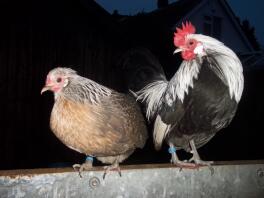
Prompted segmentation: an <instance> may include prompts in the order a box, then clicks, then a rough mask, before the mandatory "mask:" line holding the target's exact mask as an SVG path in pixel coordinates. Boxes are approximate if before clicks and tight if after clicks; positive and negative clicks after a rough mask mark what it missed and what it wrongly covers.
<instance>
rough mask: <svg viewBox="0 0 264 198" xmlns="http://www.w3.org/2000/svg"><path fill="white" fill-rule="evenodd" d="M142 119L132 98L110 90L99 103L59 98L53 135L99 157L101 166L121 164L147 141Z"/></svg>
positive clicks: (53, 120)
mask: <svg viewBox="0 0 264 198" xmlns="http://www.w3.org/2000/svg"><path fill="white" fill-rule="evenodd" d="M144 122H145V121H144V119H143V116H142V114H141V112H140V109H139V107H138V105H137V103H136V101H135V100H134V99H132V98H131V97H129V96H127V95H124V94H120V93H117V92H114V91H112V92H111V94H110V95H109V96H101V98H100V102H99V103H98V104H92V103H90V102H85V103H82V102H78V101H73V100H71V99H68V98H67V97H65V96H64V95H58V97H57V98H56V100H55V104H54V107H53V110H52V113H51V119H50V126H51V129H52V131H53V132H54V134H55V135H56V136H57V137H58V138H59V139H60V140H61V141H62V142H63V143H64V144H65V145H67V146H68V147H70V148H72V149H74V150H76V151H79V152H81V153H84V154H86V155H93V156H96V157H98V159H99V160H101V161H102V162H104V163H113V161H114V160H115V159H116V158H118V161H119V162H121V161H123V160H124V159H125V158H127V157H128V156H129V155H130V154H132V152H133V151H134V150H135V149H136V148H142V147H143V146H144V144H145V142H146V139H147V130H146V126H145V123H144Z"/></svg>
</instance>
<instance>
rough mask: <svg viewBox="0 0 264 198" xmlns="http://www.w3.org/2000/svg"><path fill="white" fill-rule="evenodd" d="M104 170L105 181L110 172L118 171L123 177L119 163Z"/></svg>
mask: <svg viewBox="0 0 264 198" xmlns="http://www.w3.org/2000/svg"><path fill="white" fill-rule="evenodd" d="M104 169H105V171H104V175H103V179H105V176H106V174H108V173H109V172H110V171H117V172H118V174H119V176H120V177H122V174H121V169H120V167H119V164H118V163H114V164H112V165H110V166H105V167H104Z"/></svg>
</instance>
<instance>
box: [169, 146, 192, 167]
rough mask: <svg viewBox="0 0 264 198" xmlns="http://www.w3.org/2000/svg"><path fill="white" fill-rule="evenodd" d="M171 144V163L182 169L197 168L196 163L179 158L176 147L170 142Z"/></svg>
mask: <svg viewBox="0 0 264 198" xmlns="http://www.w3.org/2000/svg"><path fill="white" fill-rule="evenodd" d="M169 146H170V148H169V150H168V152H169V153H170V154H171V163H173V164H174V165H176V166H178V167H180V169H182V168H196V165H195V164H193V163H189V162H183V161H181V160H179V158H178V156H177V153H176V147H175V146H174V145H173V144H172V143H170V144H169Z"/></svg>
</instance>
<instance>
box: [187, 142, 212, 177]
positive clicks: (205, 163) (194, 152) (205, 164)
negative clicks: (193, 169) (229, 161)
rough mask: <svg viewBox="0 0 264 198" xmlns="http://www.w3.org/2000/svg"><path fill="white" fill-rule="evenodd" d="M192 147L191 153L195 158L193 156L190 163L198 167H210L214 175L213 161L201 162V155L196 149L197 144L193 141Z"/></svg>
mask: <svg viewBox="0 0 264 198" xmlns="http://www.w3.org/2000/svg"><path fill="white" fill-rule="evenodd" d="M190 146H191V151H190V153H192V154H193V156H192V158H191V159H189V162H194V163H195V164H197V165H202V166H208V167H209V169H210V171H211V173H212V174H213V173H214V169H213V167H212V166H211V164H213V163H214V162H213V161H203V160H201V158H200V155H199V153H198V151H197V149H196V147H195V144H194V141H193V140H191V141H190Z"/></svg>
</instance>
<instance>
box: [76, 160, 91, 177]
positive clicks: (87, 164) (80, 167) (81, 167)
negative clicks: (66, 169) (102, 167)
mask: <svg viewBox="0 0 264 198" xmlns="http://www.w3.org/2000/svg"><path fill="white" fill-rule="evenodd" d="M72 167H73V169H74V170H76V171H78V172H79V175H80V177H82V172H83V171H84V170H91V169H92V167H93V157H91V156H87V157H86V159H85V162H84V163H83V164H74V165H73V166H72Z"/></svg>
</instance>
